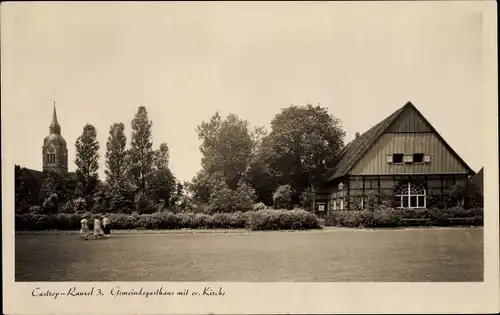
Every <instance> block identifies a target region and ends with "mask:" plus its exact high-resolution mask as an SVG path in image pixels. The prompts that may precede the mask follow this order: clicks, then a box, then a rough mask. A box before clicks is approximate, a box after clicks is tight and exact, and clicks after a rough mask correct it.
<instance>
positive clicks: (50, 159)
mask: <svg viewBox="0 0 500 315" xmlns="http://www.w3.org/2000/svg"><path fill="white" fill-rule="evenodd" d="M55 162H56V155H55V154H52V153H49V154H47V163H48V164H54V163H55Z"/></svg>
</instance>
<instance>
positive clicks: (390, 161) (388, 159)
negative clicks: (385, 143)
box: [387, 154, 392, 163]
mask: <svg viewBox="0 0 500 315" xmlns="http://www.w3.org/2000/svg"><path fill="white" fill-rule="evenodd" d="M387 163H392V154H391V155H387Z"/></svg>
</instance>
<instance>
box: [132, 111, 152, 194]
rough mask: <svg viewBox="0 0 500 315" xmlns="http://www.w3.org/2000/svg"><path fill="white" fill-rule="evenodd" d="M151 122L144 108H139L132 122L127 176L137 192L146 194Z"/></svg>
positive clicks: (149, 161)
mask: <svg viewBox="0 0 500 315" xmlns="http://www.w3.org/2000/svg"><path fill="white" fill-rule="evenodd" d="M152 126H153V122H152V121H150V120H149V118H148V111H147V110H146V107H144V106H139V108H138V110H137V113H136V114H135V117H134V119H133V120H132V138H131V143H130V150H129V158H130V160H129V161H130V167H129V174H130V177H131V179H132V180H133V181H134V184H135V185H136V186H137V187H138V189H139V191H140V192H141V193H143V194H147V193H148V191H147V188H148V187H147V182H148V179H149V177H150V176H151V172H152V169H153V157H154V152H153V142H152V139H151V138H152V134H151V129H152Z"/></svg>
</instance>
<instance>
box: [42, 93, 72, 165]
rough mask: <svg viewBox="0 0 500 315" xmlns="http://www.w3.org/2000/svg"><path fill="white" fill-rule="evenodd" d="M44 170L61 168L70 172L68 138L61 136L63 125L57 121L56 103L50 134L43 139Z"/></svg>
mask: <svg viewBox="0 0 500 315" xmlns="http://www.w3.org/2000/svg"><path fill="white" fill-rule="evenodd" d="M42 161H43V170H44V171H46V170H48V169H59V170H61V171H62V172H64V173H67V172H68V148H67V147H66V140H64V138H63V137H62V136H61V126H59V123H58V122H57V113H56V104H55V102H54V109H53V112H52V123H51V124H50V126H49V135H48V136H47V137H45V139H44V140H43V147H42Z"/></svg>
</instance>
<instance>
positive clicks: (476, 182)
mask: <svg viewBox="0 0 500 315" xmlns="http://www.w3.org/2000/svg"><path fill="white" fill-rule="evenodd" d="M483 174H484V167H482V168H481V169H480V170H479V172H477V173H476V175H474V176H472V178H471V179H470V180H469V182H468V183H467V186H468V190H471V189H474V190H479V192H481V193H483V187H484V175H483Z"/></svg>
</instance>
